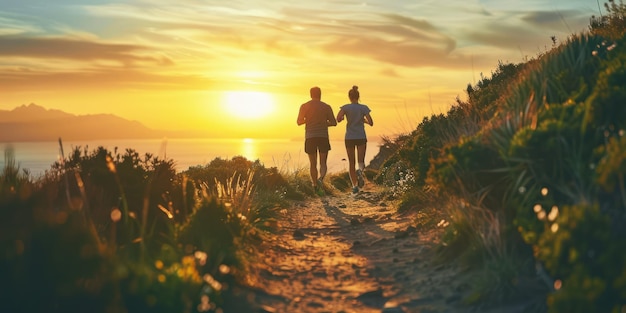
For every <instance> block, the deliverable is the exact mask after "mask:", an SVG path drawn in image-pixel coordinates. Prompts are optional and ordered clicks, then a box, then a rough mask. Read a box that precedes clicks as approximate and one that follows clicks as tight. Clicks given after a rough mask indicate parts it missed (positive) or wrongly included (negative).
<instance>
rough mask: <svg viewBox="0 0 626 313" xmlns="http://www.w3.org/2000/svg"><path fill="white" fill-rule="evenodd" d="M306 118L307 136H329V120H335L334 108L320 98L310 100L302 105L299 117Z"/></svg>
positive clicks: (305, 128)
mask: <svg viewBox="0 0 626 313" xmlns="http://www.w3.org/2000/svg"><path fill="white" fill-rule="evenodd" d="M301 117H302V118H304V120H305V123H306V125H305V127H304V130H305V138H316V137H325V138H328V121H333V120H335V115H334V114H333V108H332V107H331V106H330V105H328V104H326V103H325V102H323V101H320V100H309V101H308V102H306V103H303V104H302V105H301V106H300V112H299V113H298V119H300V118H301Z"/></svg>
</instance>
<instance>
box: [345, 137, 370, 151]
mask: <svg viewBox="0 0 626 313" xmlns="http://www.w3.org/2000/svg"><path fill="white" fill-rule="evenodd" d="M364 144H367V139H346V148H348V149H354V147H356V146H362V145H364Z"/></svg>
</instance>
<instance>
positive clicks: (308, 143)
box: [304, 137, 330, 154]
mask: <svg viewBox="0 0 626 313" xmlns="http://www.w3.org/2000/svg"><path fill="white" fill-rule="evenodd" d="M329 150H330V140H328V137H315V138H307V139H306V140H304V152H306V153H307V154H311V153H316V152H317V151H319V153H327V152H328V151H329Z"/></svg>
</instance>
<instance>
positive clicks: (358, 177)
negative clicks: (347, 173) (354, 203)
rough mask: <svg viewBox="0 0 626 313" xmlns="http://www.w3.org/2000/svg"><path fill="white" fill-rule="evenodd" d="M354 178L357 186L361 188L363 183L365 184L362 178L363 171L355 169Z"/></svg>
mask: <svg viewBox="0 0 626 313" xmlns="http://www.w3.org/2000/svg"><path fill="white" fill-rule="evenodd" d="M356 180H357V181H358V183H359V188H363V185H365V180H364V179H363V171H361V170H360V169H358V170H356Z"/></svg>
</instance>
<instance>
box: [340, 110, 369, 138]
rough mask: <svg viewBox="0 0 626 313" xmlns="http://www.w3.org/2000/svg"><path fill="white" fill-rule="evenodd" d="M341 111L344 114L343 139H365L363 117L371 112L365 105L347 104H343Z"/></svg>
mask: <svg viewBox="0 0 626 313" xmlns="http://www.w3.org/2000/svg"><path fill="white" fill-rule="evenodd" d="M341 109H342V110H343V111H344V112H345V113H346V121H347V124H346V137H345V139H367V136H366V135H365V122H364V120H363V119H364V117H365V115H367V114H369V113H370V112H371V111H372V110H370V108H368V107H367V105H365V104H361V103H348V104H344V105H343V106H342V107H341Z"/></svg>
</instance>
